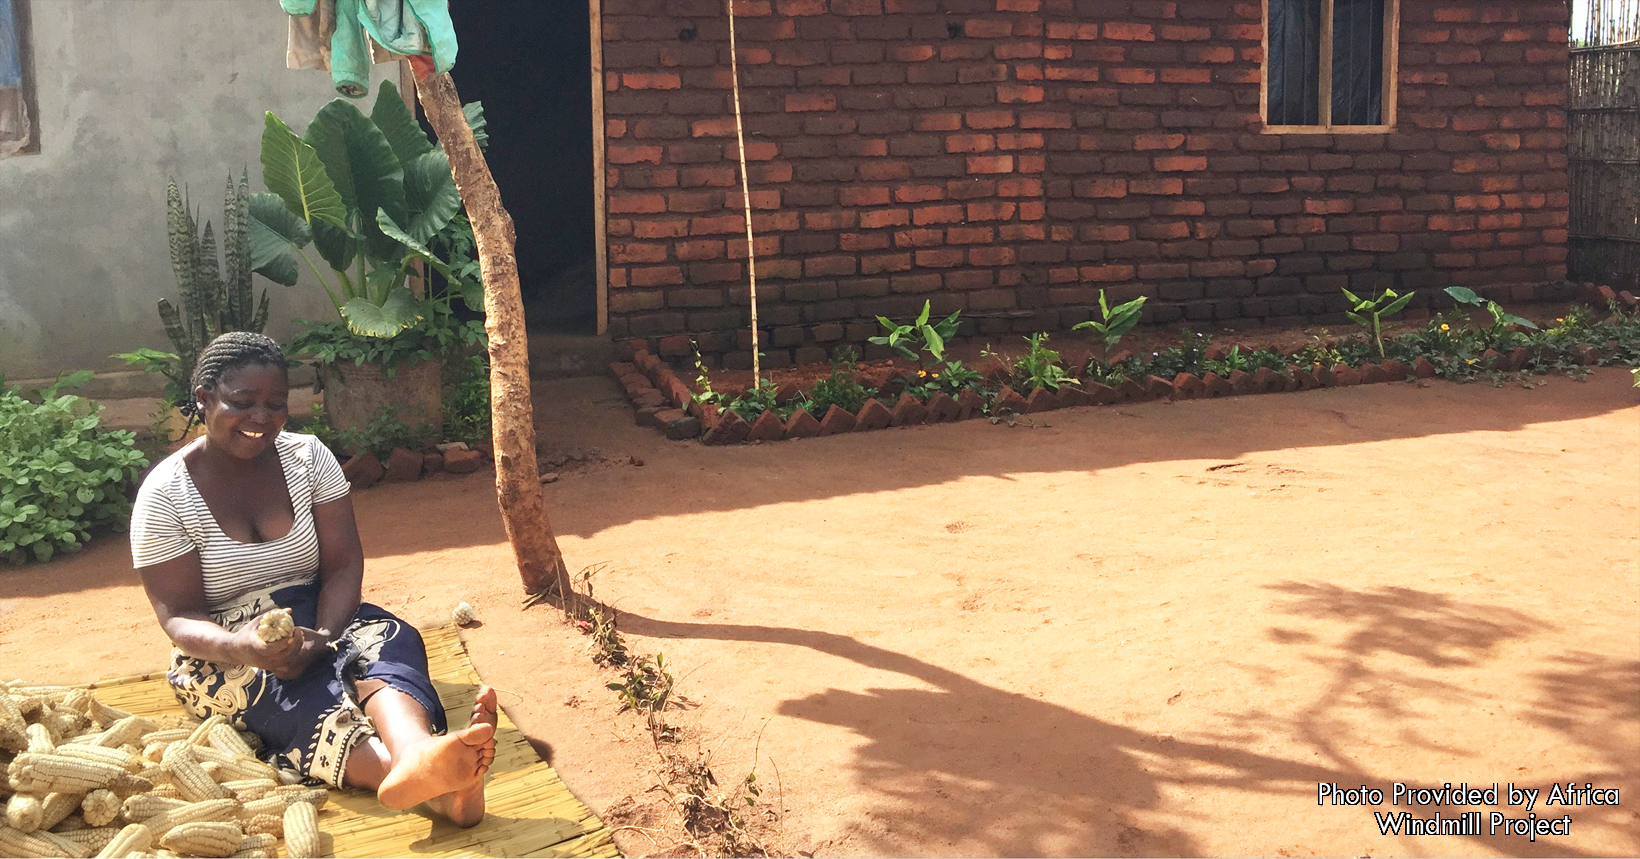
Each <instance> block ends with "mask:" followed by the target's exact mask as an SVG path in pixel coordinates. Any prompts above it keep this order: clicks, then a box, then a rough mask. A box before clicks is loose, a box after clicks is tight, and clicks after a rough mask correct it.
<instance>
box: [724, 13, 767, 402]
mask: <svg viewBox="0 0 1640 859" xmlns="http://www.w3.org/2000/svg"><path fill="white" fill-rule="evenodd" d="M724 5H725V7H726V8H727V9H728V11H729V82H730V88H731V89H732V90H733V92H734V99H735V146H736V148H737V149H738V150H739V151H740V200H741V203H742V204H743V205H744V207H745V209H746V275H747V281H748V282H749V283H750V285H751V302H752V389H753V390H756V389H757V388H758V387H759V386H760V385H761V383H762V364H761V356H760V355H759V353H758V348H757V244H756V242H755V241H754V239H753V237H752V177H751V175H750V174H749V173H748V172H747V170H746V129H745V126H744V125H743V124H742V122H741V118H740V57H739V54H738V53H737V51H736V48H735V0H724Z"/></svg>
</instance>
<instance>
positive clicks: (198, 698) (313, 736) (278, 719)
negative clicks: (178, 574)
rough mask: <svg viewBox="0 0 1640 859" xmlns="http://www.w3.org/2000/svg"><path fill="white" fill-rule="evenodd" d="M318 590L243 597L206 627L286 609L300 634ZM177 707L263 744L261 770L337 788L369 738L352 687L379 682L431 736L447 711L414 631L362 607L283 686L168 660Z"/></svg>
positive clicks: (298, 587)
mask: <svg viewBox="0 0 1640 859" xmlns="http://www.w3.org/2000/svg"><path fill="white" fill-rule="evenodd" d="M318 605H319V583H318V582H317V581H313V582H306V583H301V584H286V585H280V586H278V587H275V588H273V589H270V590H267V591H260V592H257V593H252V594H246V595H245V596H244V597H241V598H240V599H239V600H238V601H236V602H235V603H234V604H233V605H232V606H229V607H227V608H225V609H223V610H221V611H214V612H211V619H212V620H214V621H216V622H217V623H218V624H220V625H221V626H223V627H225V628H227V629H229V630H234V629H238V628H239V627H240V626H242V625H243V624H245V623H247V622H249V621H251V620H254V619H256V618H257V617H259V616H261V615H262V614H263V613H264V612H267V611H271V610H273V609H275V608H288V609H290V611H291V616H292V619H293V620H295V621H296V625H297V626H305V627H309V628H312V627H313V626H314V625H315V624H316V623H317V617H318ZM166 677H167V679H169V680H170V681H171V689H172V691H174V692H175V693H176V696H177V700H178V701H181V702H182V706H183V707H184V708H185V709H186V710H187V711H188V712H189V713H191V714H193V715H194V716H196V717H198V718H201V719H204V718H206V717H208V716H212V715H215V714H221V715H223V716H226V717H227V718H228V720H229V721H230V722H232V723H233V725H234V727H235V728H238V729H240V730H249V731H251V732H252V733H255V734H256V735H257V736H258V737H261V738H262V744H263V749H262V751H261V753H260V754H261V756H262V759H263V760H266V761H267V762H269V763H271V764H273V765H275V766H278V767H281V768H284V769H289V770H294V771H296V772H298V773H300V774H301V775H302V776H303V777H305V778H309V779H317V780H319V781H322V782H325V783H327V784H332V785H336V786H337V787H341V786H342V775H343V773H345V772H346V771H347V757H348V755H349V753H351V752H352V751H353V748H354V746H356V745H357V744H358V743H360V742H362V741H364V740H366V739H368V738H370V737H372V736H375V733H376V732H375V729H374V728H373V727H372V726H371V724H370V719H369V718H368V717H367V716H365V714H364V710H363V708H362V707H361V706H360V704H359V697H358V691H357V688H356V686H355V684H356V683H357V682H358V681H360V680H380V681H382V682H384V683H386V684H387V685H388V686H391V687H392V688H394V689H397V690H399V691H400V692H403V693H405V694H406V695H409V696H410V697H411V698H414V699H415V700H416V702H417V703H419V704H421V706H422V708H423V709H425V710H426V711H427V715H428V717H429V721H430V722H431V724H432V728H433V732H434V733H438V734H442V733H444V732H445V730H446V727H447V726H446V724H445V720H444V707H443V705H441V704H440V703H439V699H438V693H437V692H436V691H434V689H433V682H432V680H430V679H429V678H428V676H427V651H426V648H425V647H424V646H423V644H422V641H421V633H419V632H417V631H416V629H415V627H413V626H411V625H410V624H408V623H405V622H404V621H402V620H400V619H398V618H397V617H394V616H393V615H392V614H391V613H389V612H388V611H387V610H386V609H383V608H380V607H378V606H374V605H371V604H369V603H360V604H359V610H358V612H356V613H355V614H354V615H353V622H352V623H350V624H348V626H347V629H346V630H345V631H343V632H342V634H341V637H340V638H338V639H337V640H336V641H335V642H334V643H333V644H332V645H331V647H330V650H329V652H328V653H321V654H320V655H319V657H318V658H317V659H315V660H314V661H313V663H312V664H311V665H309V666H308V669H307V671H305V672H303V674H302V676H300V677H297V678H296V679H294V680H280V679H279V678H277V677H275V676H273V675H272V674H270V673H268V672H267V671H263V670H262V669H260V668H251V667H249V666H245V665H223V664H218V663H215V662H207V661H205V660H203V659H195V658H193V657H191V656H187V655H185V654H184V653H183V652H182V651H180V650H173V651H172V654H171V670H170V671H168V672H167V673H166Z"/></svg>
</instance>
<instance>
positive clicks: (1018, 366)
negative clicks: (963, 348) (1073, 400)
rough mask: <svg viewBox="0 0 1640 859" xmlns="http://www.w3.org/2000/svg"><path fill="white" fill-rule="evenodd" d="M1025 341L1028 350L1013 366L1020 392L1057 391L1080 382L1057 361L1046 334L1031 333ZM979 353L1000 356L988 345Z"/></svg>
mask: <svg viewBox="0 0 1640 859" xmlns="http://www.w3.org/2000/svg"><path fill="white" fill-rule="evenodd" d="M1025 342H1027V343H1029V344H1031V348H1030V351H1028V352H1026V353H1025V354H1024V355H1021V356H1020V357H1018V358H1016V359H1014V366H1013V371H1014V378H1013V381H1014V384H1015V385H1017V386H1018V388H1019V391H1020V392H1021V393H1028V392H1030V391H1034V390H1036V389H1037V388H1047V389H1048V390H1050V391H1057V390H1059V389H1060V388H1061V387H1063V386H1065V385H1079V384H1081V382H1078V381H1077V380H1076V379H1075V378H1074V377H1073V376H1071V374H1070V373H1068V372H1066V370H1065V365H1064V364H1061V363H1060V361H1059V353H1058V352H1056V351H1054V350H1052V349H1049V348H1048V335H1046V334H1040V333H1039V334H1032V335H1031V336H1029V337H1026V338H1025ZM980 354H981V356H983V357H986V358H997V359H1000V358H1001V356H1000V355H998V354H997V353H995V352H992V351H991V348H990V347H989V346H987V347H986V348H985V350H984V351H982V352H981V353H980Z"/></svg>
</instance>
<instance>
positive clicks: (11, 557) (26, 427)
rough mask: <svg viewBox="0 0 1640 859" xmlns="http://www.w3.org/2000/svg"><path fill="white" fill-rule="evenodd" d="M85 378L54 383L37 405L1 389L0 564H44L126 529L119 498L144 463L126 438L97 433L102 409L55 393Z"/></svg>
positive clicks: (126, 512)
mask: <svg viewBox="0 0 1640 859" xmlns="http://www.w3.org/2000/svg"><path fill="white" fill-rule="evenodd" d="M89 375H90V374H89V373H86V374H83V375H81V376H77V377H73V378H70V379H64V380H59V382H58V383H57V384H55V385H52V386H51V387H49V388H47V389H45V390H44V391H42V392H40V396H41V400H42V401H41V402H39V403H35V402H32V401H30V400H28V399H25V398H24V397H23V396H22V395H21V394H20V393H18V392H17V391H15V390H12V389H9V388H4V387H0V561H3V562H9V563H13V564H20V563H23V562H24V561H26V560H29V559H30V558H31V557H32V559H33V560H37V561H49V560H51V558H52V557H53V556H54V555H56V554H58V553H60V552H62V553H66V552H74V551H77V550H79V548H80V547H81V546H82V545H84V544H85V542H86V541H87V540H90V539H91V534H92V531H93V530H97V529H101V528H103V527H104V526H108V527H111V528H113V529H114V530H121V531H123V530H124V529H125V526H126V523H127V522H128V521H129V518H130V515H131V502H130V500H129V499H128V498H127V497H126V491H127V489H128V488H129V487H130V486H131V484H133V483H134V482H136V480H137V477H138V475H139V474H140V473H141V471H142V469H143V468H145V467H147V465H148V458H147V457H146V456H144V455H143V454H142V452H141V451H139V450H136V449H135V447H134V445H135V443H136V437H135V435H134V434H133V433H130V432H126V431H123V430H114V431H110V430H104V429H101V422H102V419H101V417H100V416H99V412H101V411H102V407H101V406H98V405H97V404H95V403H93V402H91V401H90V400H87V399H85V398H83V397H77V396H73V395H70V394H62V393H60V390H61V388H63V387H65V386H67V385H69V384H83V383H84V377H88V376H89Z"/></svg>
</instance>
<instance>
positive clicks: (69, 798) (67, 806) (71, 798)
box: [40, 793, 80, 829]
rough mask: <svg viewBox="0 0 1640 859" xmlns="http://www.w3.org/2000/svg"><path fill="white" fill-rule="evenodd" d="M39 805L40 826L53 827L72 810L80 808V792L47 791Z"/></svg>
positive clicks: (44, 827)
mask: <svg viewBox="0 0 1640 859" xmlns="http://www.w3.org/2000/svg"><path fill="white" fill-rule="evenodd" d="M40 806H41V812H40V828H41V829H55V828H56V827H57V826H58V825H59V824H61V823H62V822H63V821H65V820H67V819H68V818H69V817H70V816H71V815H73V814H74V812H76V811H79V810H80V794H78V793H48V794H46V798H45V799H44V800H42V801H41V803H40Z"/></svg>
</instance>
